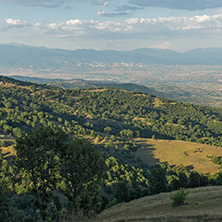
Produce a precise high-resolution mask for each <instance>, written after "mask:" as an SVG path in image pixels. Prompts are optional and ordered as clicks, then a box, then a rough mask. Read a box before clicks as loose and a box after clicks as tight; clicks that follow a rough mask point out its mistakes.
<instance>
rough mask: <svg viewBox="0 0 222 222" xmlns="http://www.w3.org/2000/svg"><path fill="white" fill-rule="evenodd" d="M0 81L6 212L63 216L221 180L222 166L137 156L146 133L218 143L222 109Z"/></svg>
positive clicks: (22, 216) (13, 216) (14, 216)
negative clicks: (201, 169) (211, 168)
mask: <svg viewBox="0 0 222 222" xmlns="http://www.w3.org/2000/svg"><path fill="white" fill-rule="evenodd" d="M0 80H1V82H0V98H1V100H0V133H1V134H2V137H1V138H2V139H3V140H2V141H3V142H1V146H2V147H1V150H2V155H1V162H0V163H1V164H0V183H1V187H5V189H4V190H3V191H2V194H3V195H1V199H2V203H3V205H2V206H0V208H1V209H2V207H3V209H8V210H6V211H4V212H8V213H7V214H6V215H5V216H4V217H6V218H8V220H11V221H44V220H46V221H57V220H62V219H64V220H65V218H66V217H67V215H70V214H75V215H77V214H78V212H79V211H81V212H83V214H84V215H86V216H89V215H92V214H95V213H98V212H101V211H102V210H104V209H105V208H109V207H111V206H114V205H116V204H117V203H120V202H129V201H131V200H133V199H136V198H139V197H143V196H147V195H151V194H157V193H160V192H167V191H173V190H178V189H179V188H180V187H184V188H193V187H200V186H207V185H222V173H221V171H219V169H218V168H217V169H218V170H216V171H215V172H213V173H214V174H208V175H206V174H201V173H197V172H195V171H190V170H189V168H185V167H184V166H182V165H181V166H180V165H177V166H170V165H167V164H163V163H161V162H164V161H160V163H159V164H157V165H153V164H152V165H151V164H149V162H146V160H145V161H142V160H141V159H142V157H141V155H140V152H141V149H142V148H141V145H142V144H143V142H144V140H146V141H148V143H150V145H152V144H151V143H152V141H153V142H155V141H157V139H158V141H161V140H159V139H164V141H169V140H180V141H181V142H182V140H183V141H188V142H197V143H199V144H200V146H203V145H205V144H206V145H207V144H208V145H214V146H221V145H222V137H221V133H222V127H221V126H222V124H221V123H222V110H221V109H217V108H210V107H204V106H197V105H192V104H184V103H181V102H174V101H171V100H167V99H162V98H157V97H155V96H152V95H150V94H143V93H139V92H129V91H123V90H119V89H113V88H99V89H75V90H68V89H61V88H59V87H56V86H48V85H40V84H33V83H28V82H20V81H16V80H13V79H10V78H5V77H1V78H0ZM34 129H35V130H34ZM147 139H149V140H147ZM141 141H142V142H141ZM175 142H176V141H175ZM14 143H15V144H14ZM169 143H171V142H169ZM13 144H14V145H13ZM12 146H13V147H14V148H12ZM209 148H212V150H215V149H216V148H215V147H214V149H213V147H212V146H209ZM13 149H14V150H13ZM175 149H178V150H179V149H180V147H179V146H178V147H177V146H175ZM218 149H219V148H218ZM144 150H145V149H144ZM9 151H10V152H11V153H12V154H13V156H14V158H11V159H9V156H8V155H9ZM204 155H205V157H206V156H207V155H217V156H219V155H220V154H218V153H216V151H215V153H213V152H212V153H210V152H209V153H208V154H207V155H206V154H204ZM11 156H12V155H11ZM209 161H210V160H209ZM212 164H213V163H212ZM216 167H218V166H216Z"/></svg>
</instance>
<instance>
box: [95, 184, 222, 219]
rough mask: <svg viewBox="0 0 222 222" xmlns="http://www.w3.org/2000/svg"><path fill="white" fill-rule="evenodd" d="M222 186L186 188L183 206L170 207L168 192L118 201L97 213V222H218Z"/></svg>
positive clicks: (221, 217)
mask: <svg viewBox="0 0 222 222" xmlns="http://www.w3.org/2000/svg"><path fill="white" fill-rule="evenodd" d="M221 192H222V187H221V186H219V187H203V188H193V189H189V194H188V197H187V200H186V202H185V205H183V206H179V207H172V206H171V202H170V198H169V196H170V193H161V194H157V195H153V196H148V197H143V198H140V199H137V200H133V201H131V202H129V203H121V204H118V205H116V206H114V207H112V208H110V209H107V210H105V211H103V212H102V213H101V214H100V215H98V217H97V219H96V220H95V221H97V222H105V221H109V222H122V221H124V222H160V221H161V222H191V221H192V222H199V221H204V222H219V221H221V220H222V213H221V209H222V206H221V201H222V196H221Z"/></svg>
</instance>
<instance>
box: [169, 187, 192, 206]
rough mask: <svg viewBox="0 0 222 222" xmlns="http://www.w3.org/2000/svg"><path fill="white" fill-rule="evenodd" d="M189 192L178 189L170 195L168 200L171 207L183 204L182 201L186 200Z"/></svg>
mask: <svg viewBox="0 0 222 222" xmlns="http://www.w3.org/2000/svg"><path fill="white" fill-rule="evenodd" d="M188 193H189V191H188V190H185V188H180V189H179V190H177V191H176V192H174V193H171V194H170V199H171V201H172V203H171V204H172V206H174V207H175V206H179V205H182V204H184V201H185V200H186V197H187V195H188Z"/></svg>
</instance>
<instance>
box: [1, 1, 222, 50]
mask: <svg viewBox="0 0 222 222" xmlns="http://www.w3.org/2000/svg"><path fill="white" fill-rule="evenodd" d="M221 36H222V0H112V1H111V0H0V44H8V43H20V44H27V45H32V46H44V47H48V48H63V49H71V50H73V49H79V48H93V49H97V50H104V49H114V50H131V49H135V48H144V47H147V48H151V47H152V48H161V49H173V50H176V51H188V50H191V49H194V48H202V47H204V48H209V47H222V38H221Z"/></svg>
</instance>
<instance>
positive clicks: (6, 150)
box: [0, 133, 16, 164]
mask: <svg viewBox="0 0 222 222" xmlns="http://www.w3.org/2000/svg"><path fill="white" fill-rule="evenodd" d="M0 140H5V147H0V152H1V153H2V154H3V157H4V158H5V159H7V160H8V161H9V163H10V164H12V162H13V160H14V157H15V156H16V151H15V150H14V148H13V144H14V143H15V138H14V137H13V136H10V135H7V134H5V133H1V134H0Z"/></svg>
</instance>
